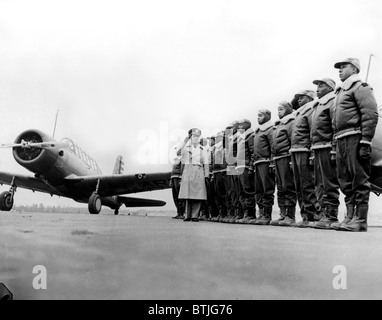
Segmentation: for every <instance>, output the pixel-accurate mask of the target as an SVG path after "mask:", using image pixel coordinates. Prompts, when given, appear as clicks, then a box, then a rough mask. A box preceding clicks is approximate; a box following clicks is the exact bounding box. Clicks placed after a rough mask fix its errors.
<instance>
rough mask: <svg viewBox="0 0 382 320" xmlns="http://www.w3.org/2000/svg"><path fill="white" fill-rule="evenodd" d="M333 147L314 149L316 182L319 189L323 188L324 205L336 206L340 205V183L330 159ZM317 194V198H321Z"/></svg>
mask: <svg viewBox="0 0 382 320" xmlns="http://www.w3.org/2000/svg"><path fill="white" fill-rule="evenodd" d="M330 151H331V148H324V149H315V150H314V184H315V186H316V193H317V190H321V187H322V190H323V193H322V204H321V203H320V205H321V206H322V207H327V206H331V207H336V208H338V206H339V205H340V201H339V196H340V193H339V191H338V190H339V183H338V179H337V172H336V168H335V167H333V165H332V163H331V161H330ZM319 198H320V197H319V195H318V194H317V199H319Z"/></svg>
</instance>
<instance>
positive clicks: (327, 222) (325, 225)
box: [314, 206, 338, 230]
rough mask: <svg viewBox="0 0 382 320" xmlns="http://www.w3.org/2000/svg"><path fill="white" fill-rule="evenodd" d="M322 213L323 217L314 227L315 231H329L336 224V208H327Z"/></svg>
mask: <svg viewBox="0 0 382 320" xmlns="http://www.w3.org/2000/svg"><path fill="white" fill-rule="evenodd" d="M324 212H325V215H324V217H323V218H322V219H321V220H320V221H318V222H316V224H315V225H314V228H315V229H325V230H329V229H332V228H331V226H332V225H333V224H334V223H338V207H333V206H328V207H327V208H325V210H324Z"/></svg>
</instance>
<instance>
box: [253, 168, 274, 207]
mask: <svg viewBox="0 0 382 320" xmlns="http://www.w3.org/2000/svg"><path fill="white" fill-rule="evenodd" d="M269 164H270V162H260V163H257V164H255V199H256V203H257V205H258V206H259V208H260V209H262V208H271V207H272V206H273V203H274V193H275V174H274V173H273V171H270V168H269Z"/></svg>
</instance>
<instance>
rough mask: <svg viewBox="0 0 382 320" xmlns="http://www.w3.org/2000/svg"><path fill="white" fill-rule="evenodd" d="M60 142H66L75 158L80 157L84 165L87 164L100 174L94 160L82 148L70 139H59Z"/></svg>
mask: <svg viewBox="0 0 382 320" xmlns="http://www.w3.org/2000/svg"><path fill="white" fill-rule="evenodd" d="M61 142H62V143H65V144H67V145H68V147H69V150H71V151H72V152H73V153H74V154H75V155H76V156H77V158H79V159H81V160H82V161H83V162H84V163H85V164H86V165H88V166H89V167H90V168H92V169H93V170H94V171H95V172H97V173H98V174H102V172H101V169H100V168H99V166H98V164H97V162H95V160H94V159H93V158H92V157H90V156H89V155H88V154H87V153H86V152H85V151H84V150H82V149H81V148H80V147H79V146H77V145H76V144H75V143H74V142H73V140H72V139H69V138H64V139H62V140H61Z"/></svg>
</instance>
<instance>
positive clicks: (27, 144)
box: [0, 140, 56, 149]
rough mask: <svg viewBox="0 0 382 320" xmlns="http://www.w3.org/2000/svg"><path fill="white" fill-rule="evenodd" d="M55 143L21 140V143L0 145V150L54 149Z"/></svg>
mask: <svg viewBox="0 0 382 320" xmlns="http://www.w3.org/2000/svg"><path fill="white" fill-rule="evenodd" d="M55 146H56V142H28V141H25V140H22V141H21V143H8V144H5V143H4V144H0V148H42V149H45V148H54V147H55Z"/></svg>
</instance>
